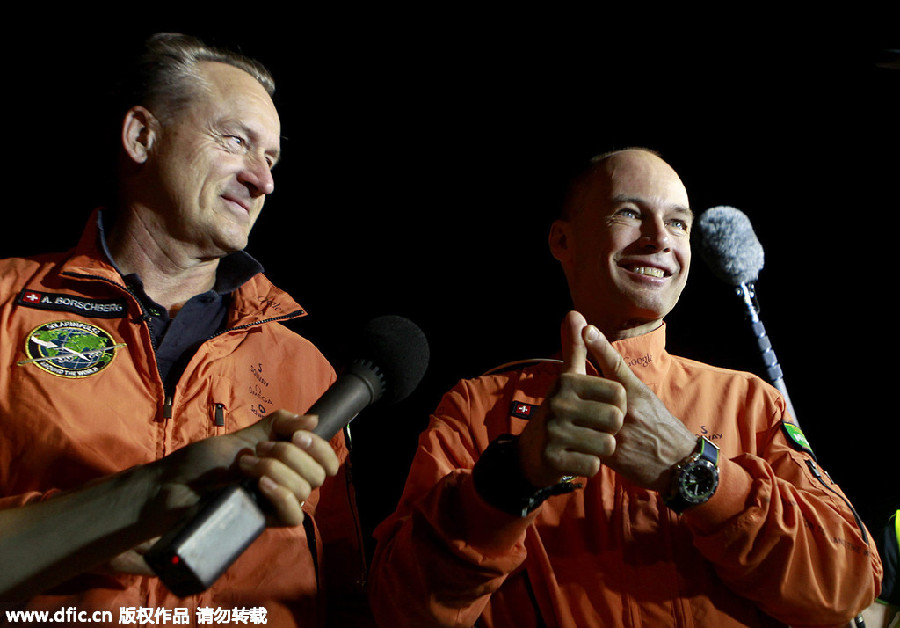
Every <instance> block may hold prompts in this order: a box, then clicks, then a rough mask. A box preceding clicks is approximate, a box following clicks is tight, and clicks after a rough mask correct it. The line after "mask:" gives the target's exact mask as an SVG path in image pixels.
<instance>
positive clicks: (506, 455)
mask: <svg viewBox="0 0 900 628" xmlns="http://www.w3.org/2000/svg"><path fill="white" fill-rule="evenodd" d="M518 441H519V439H518V436H513V435H511V434H501V435H500V436H498V437H497V438H496V439H494V441H492V442H491V444H490V445H488V447H487V449H485V450H484V453H482V454H481V457H480V458H479V459H478V461H477V462H476V463H475V467H474V468H473V469H472V480H473V482H474V483H475V490H476V491H477V493H478V494H479V495H480V496H481V498H482V499H483V500H484V501H486V502H487V503H489V504H490V505H491V506H494V507H495V508H498V509H500V510H502V511H504V512H506V513H508V514H511V515H515V516H517V517H524V516H526V515H527V514H528V513H530V512H531V511H533V510H534V509H536V508H537V507H538V506H540V505H541V504H542V503H544V501H545V500H546V499H547V498H549V497H551V496H553V495H560V494H563V493H570V492H572V491H574V490H576V489H578V488H581V485H580V484H576V483H573V482H572V481H571V480H570V479H564V480H563V481H562V482H560V483H558V484H554V485H552V486H547V487H544V488H537V487H536V486H534V485H532V484H531V482H529V481H528V480H527V479H525V476H523V475H522V471H521V468H520V467H519V442H518Z"/></svg>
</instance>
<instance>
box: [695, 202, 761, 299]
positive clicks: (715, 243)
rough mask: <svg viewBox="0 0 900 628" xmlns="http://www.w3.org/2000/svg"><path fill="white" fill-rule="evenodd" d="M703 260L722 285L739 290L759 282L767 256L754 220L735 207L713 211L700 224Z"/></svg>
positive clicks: (703, 215) (706, 213)
mask: <svg viewBox="0 0 900 628" xmlns="http://www.w3.org/2000/svg"><path fill="white" fill-rule="evenodd" d="M697 231H698V234H699V236H700V239H699V252H700V257H702V258H703V260H704V261H705V262H706V264H707V265H708V266H709V268H710V270H711V271H712V272H713V274H714V275H715V276H716V277H718V278H719V279H721V280H722V281H724V282H726V283H728V284H731V285H734V286H739V285H741V284H743V283H751V282H754V281H756V280H757V279H758V278H759V271H761V270H762V267H763V263H764V257H765V256H764V254H763V248H762V245H761V244H760V243H759V239H758V238H757V237H756V233H754V232H753V227H752V226H751V225H750V219H749V218H747V215H746V214H744V212H742V211H741V210H739V209H735V208H734V207H712V208H710V209H707V210H706V211H705V212H703V214H702V215H701V216H700V218H699V220H697Z"/></svg>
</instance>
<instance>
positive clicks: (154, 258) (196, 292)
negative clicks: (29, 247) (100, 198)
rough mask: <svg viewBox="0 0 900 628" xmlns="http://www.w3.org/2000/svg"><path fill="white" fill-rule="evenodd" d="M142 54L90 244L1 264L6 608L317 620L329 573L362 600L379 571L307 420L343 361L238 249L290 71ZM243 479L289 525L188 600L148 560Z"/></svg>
mask: <svg viewBox="0 0 900 628" xmlns="http://www.w3.org/2000/svg"><path fill="white" fill-rule="evenodd" d="M144 61H147V62H148V63H147V64H146V65H145V66H142V67H143V69H146V68H150V72H149V73H148V74H141V75H140V76H137V74H138V73H137V72H135V75H136V76H137V78H138V82H139V83H140V85H139V86H138V87H139V90H140V91H138V92H136V93H135V94H131V95H130V96H131V97H132V100H129V101H128V102H126V103H124V106H125V107H127V111H125V110H124V109H123V117H122V118H121V119H120V122H121V126H120V131H121V132H120V138H121V144H120V147H119V148H120V151H121V158H122V161H121V163H122V167H121V172H120V181H119V182H120V191H119V192H120V194H119V202H118V203H117V204H116V205H115V206H114V207H110V208H108V209H107V210H104V211H102V212H95V214H94V215H93V216H92V218H91V220H90V222H89V224H88V226H87V228H86V230H85V232H84V235H83V236H82V239H81V241H80V242H79V244H78V246H77V247H76V249H75V250H74V251H72V252H70V253H66V254H56V255H44V256H40V257H37V258H31V259H12V260H4V261H3V262H0V333H2V336H3V342H2V343H0V345H2V348H3V349H2V358H0V360H2V361H0V372H2V373H0V563H2V568H0V603H2V604H0V608H2V609H3V610H17V611H20V610H26V609H27V610H41V611H47V612H48V613H49V615H48V617H51V618H54V617H56V614H57V613H61V614H60V615H59V618H61V619H64V620H66V621H69V622H71V623H73V624H77V625H81V624H82V623H85V622H86V621H100V620H103V621H106V622H109V621H112V623H118V622H120V621H121V623H124V624H129V623H131V624H134V623H149V622H147V621H146V619H147V618H149V619H150V622H152V623H158V624H164V623H170V624H171V623H177V624H181V623H190V624H192V625H196V624H197V623H204V617H205V616H204V615H203V613H212V612H215V613H216V614H215V616H214V617H210V619H213V620H214V623H216V624H221V625H224V624H227V623H230V621H231V620H232V619H233V620H234V621H235V622H236V623H244V624H246V623H259V622H260V621H264V622H265V623H267V624H269V625H277V626H292V625H323V624H324V622H325V621H326V619H327V618H326V598H325V595H324V589H323V586H322V585H323V583H324V582H325V581H327V580H331V584H332V589H331V591H332V592H333V593H335V594H337V596H339V597H340V596H343V597H342V598H341V599H340V605H338V606H336V607H335V608H341V607H343V609H344V610H346V609H348V608H352V607H353V603H352V600H351V599H350V598H351V594H352V593H353V591H354V590H356V589H358V591H356V592H357V593H358V597H359V598H360V599H362V600H364V596H363V595H362V590H361V584H360V583H361V574H362V570H363V569H364V564H363V562H362V558H363V555H362V552H361V549H360V548H359V545H360V543H359V538H358V534H357V533H356V531H355V525H354V521H353V519H352V516H353V513H352V498H351V495H350V494H349V492H348V487H347V485H346V482H345V480H344V479H343V477H342V475H341V474H343V469H342V467H341V464H342V463H343V462H344V460H345V458H346V456H347V450H346V448H345V447H344V442H343V437H342V435H341V434H338V435H337V436H335V437H334V438H333V439H332V441H331V442H330V443H329V442H327V441H325V440H323V439H321V438H319V437H318V436H317V435H315V434H313V433H312V429H313V428H314V427H315V425H316V422H315V417H309V416H301V415H298V414H295V413H297V412H303V411H305V410H306V409H308V408H309V407H310V406H311V405H312V404H313V403H314V402H315V401H316V400H317V399H318V398H319V396H321V394H322V392H323V391H324V390H325V389H327V388H328V386H329V385H330V384H331V383H332V382H333V381H334V380H335V373H334V370H333V369H332V367H331V365H330V364H329V363H328V361H327V360H326V359H325V358H324V356H323V355H322V354H321V353H320V352H319V351H318V350H317V349H316V348H315V347H314V346H313V345H312V344H311V343H310V342H308V341H307V340H305V339H304V338H302V337H300V336H298V335H297V334H295V333H293V332H291V331H289V330H288V329H286V328H285V327H283V326H282V325H280V322H281V321H284V320H288V319H291V318H296V317H299V316H303V315H305V312H304V311H303V310H302V309H301V308H300V307H299V306H298V305H297V303H295V302H294V300H293V299H291V298H290V297H289V296H288V295H287V294H285V293H284V292H282V291H281V290H279V289H278V288H276V287H275V286H273V285H272V284H271V283H270V282H269V281H268V280H267V279H266V278H265V276H264V275H263V274H262V272H261V271H262V269H261V267H260V265H259V264H258V263H257V262H256V261H255V260H254V259H253V258H251V257H250V256H249V255H247V254H246V253H245V252H244V251H243V248H244V247H245V246H246V244H247V238H248V236H249V233H250V230H251V228H252V226H253V225H254V223H255V221H256V219H257V218H258V216H259V214H260V211H261V210H262V207H263V203H264V201H265V199H266V197H267V196H268V195H269V194H270V193H271V192H272V191H273V188H274V182H273V178H272V167H273V166H274V164H275V162H276V161H277V160H278V156H279V149H280V122H279V117H278V113H277V111H276V109H275V106H274V104H273V102H272V98H271V96H272V92H273V91H274V84H273V83H272V80H271V77H270V76H269V74H268V72H267V71H266V69H265V68H263V67H262V66H260V65H259V64H257V63H256V62H254V61H252V60H249V59H246V58H244V57H241V56H239V55H234V54H231V53H229V52H226V51H221V50H217V49H211V48H209V47H207V46H205V45H204V44H203V43H202V42H199V41H197V40H194V39H193V38H189V37H185V36H180V35H160V36H155V37H153V38H151V40H150V41H149V42H148V45H147V48H146V51H145V58H144ZM131 78H135V77H134V76H133V77H131ZM335 476H337V477H335ZM242 478H247V479H251V480H254V481H256V482H257V485H258V488H259V491H260V492H261V493H262V495H263V496H264V498H265V499H266V500H267V501H268V502H269V504H270V505H271V508H272V517H271V519H270V523H271V524H273V526H272V527H271V528H270V529H268V530H266V531H265V532H264V533H263V534H262V536H261V537H260V538H259V539H258V540H256V542H254V543H253V544H252V545H251V546H250V547H249V549H247V551H246V552H245V553H244V554H242V555H241V556H240V557H239V558H238V559H237V561H236V562H235V563H234V564H233V565H232V566H231V567H230V568H229V569H228V570H227V571H226V572H225V573H224V574H223V575H222V577H221V578H220V579H219V580H218V581H217V582H216V583H215V584H214V585H213V586H212V587H211V588H210V589H208V590H207V591H204V592H202V593H201V594H198V595H192V596H188V597H186V598H179V597H177V596H175V595H173V594H172V593H171V592H170V591H169V590H168V589H167V588H166V587H165V586H164V585H163V583H162V582H161V581H160V580H159V579H158V578H156V577H154V574H153V573H152V572H151V571H150V570H149V568H148V567H147V565H146V564H145V563H144V561H143V558H142V552H143V551H144V550H145V549H146V547H147V545H148V544H149V543H150V542H152V540H153V539H154V537H158V536H160V535H161V534H164V533H165V532H168V531H169V530H170V529H171V528H172V527H173V526H175V525H176V524H177V523H179V522H180V521H181V520H182V518H183V516H184V514H185V512H186V511H187V509H189V508H190V507H191V506H192V505H193V504H195V503H196V502H197V501H198V499H199V498H200V497H201V496H202V495H204V494H206V493H208V492H209V491H210V490H211V489H213V488H215V486H216V485H217V484H220V483H235V482H237V481H239V480H240V479H242ZM230 532H231V531H230V530H224V531H223V532H222V533H223V534H229V533H230ZM331 550H335V551H336V553H335V551H331ZM354 560H355V561H356V562H355V564H354ZM345 567H347V569H345ZM332 575H336V576H338V578H337V579H336V580H335V579H332V578H331V576H332ZM341 576H346V578H345V579H343V580H342V579H341ZM338 583H340V586H343V587H345V588H343V589H342V588H339V587H338V586H335V585H338ZM354 587H355V588H356V589H354ZM104 611H105V612H107V613H110V614H111V616H110V615H102V614H101V615H95V613H98V612H99V613H103V612H104ZM248 612H252V613H255V614H254V615H253V616H252V617H251V616H249V615H247V614H246V613H248ZM0 622H2V619H0ZM57 623H59V622H57ZM205 623H213V621H206V622H205ZM344 625H347V624H344Z"/></svg>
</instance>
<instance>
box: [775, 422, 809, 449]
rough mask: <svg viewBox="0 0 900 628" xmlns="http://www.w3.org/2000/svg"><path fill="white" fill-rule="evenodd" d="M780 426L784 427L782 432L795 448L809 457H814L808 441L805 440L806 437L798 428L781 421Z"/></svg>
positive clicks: (795, 425) (793, 424)
mask: <svg viewBox="0 0 900 628" xmlns="http://www.w3.org/2000/svg"><path fill="white" fill-rule="evenodd" d="M781 425H782V426H784V431H785V432H786V433H787V435H788V439H789V440H791V441H792V442H793V443H794V444H795V445H797V447H799V448H800V449H802V450H803V451H805V452H806V453H808V454H809V455H810V456H813V457H815V456H814V454H813V450H812V447H811V446H810V444H809V441H808V440H806V436H805V435H804V434H803V430H801V429H800V426H799V425H797V424H795V423H788V422H787V421H782V422H781Z"/></svg>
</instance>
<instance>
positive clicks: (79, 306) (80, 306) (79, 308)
mask: <svg viewBox="0 0 900 628" xmlns="http://www.w3.org/2000/svg"><path fill="white" fill-rule="evenodd" d="M16 303H18V304H19V305H23V306H25V307H30V308H33V309H35V310H53V311H56V312H69V313H71V314H80V315H81V316H89V317H91V318H122V317H123V316H125V314H126V313H127V308H126V306H125V301H124V300H122V299H88V298H86V297H80V296H75V295H71V294H59V293H52V292H41V291H40V290H31V289H29V288H26V289H25V290H22V292H21V293H20V294H19V298H18V300H17V301H16Z"/></svg>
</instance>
